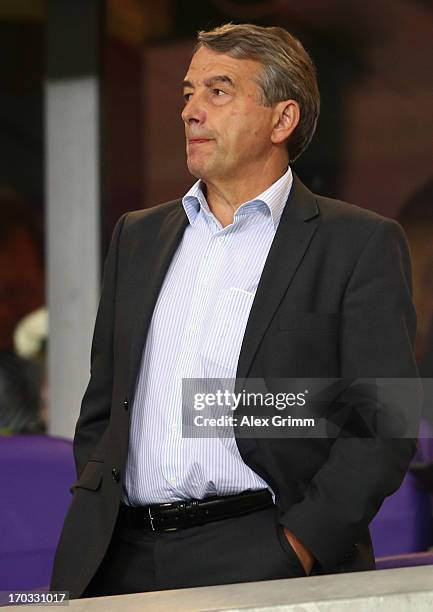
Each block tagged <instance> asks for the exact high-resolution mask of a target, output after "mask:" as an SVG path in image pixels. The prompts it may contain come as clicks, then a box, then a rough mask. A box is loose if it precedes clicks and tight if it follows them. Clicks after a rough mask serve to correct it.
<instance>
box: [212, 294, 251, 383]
mask: <svg viewBox="0 0 433 612" xmlns="http://www.w3.org/2000/svg"><path fill="white" fill-rule="evenodd" d="M253 300H254V294H253V293H250V292H248V291H243V290H242V289H237V288H236V287H230V289H225V290H224V291H221V293H220V295H219V298H218V300H217V302H216V305H215V309H214V311H213V313H212V315H211V317H210V322H209V327H208V328H207V331H206V333H205V337H204V340H203V345H202V350H201V356H202V363H203V369H204V376H205V377H208V378H217V377H220V376H223V377H224V376H225V377H227V378H234V377H235V376H236V369H237V365H238V360H239V353H240V350H241V346H242V341H243V338H244V334H245V328H246V326H247V322H248V316H249V314H250V310H251V306H252V304H253Z"/></svg>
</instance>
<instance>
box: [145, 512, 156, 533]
mask: <svg viewBox="0 0 433 612" xmlns="http://www.w3.org/2000/svg"><path fill="white" fill-rule="evenodd" d="M147 514H148V515H149V520H150V528H151V530H152V531H156V529H155V525H154V524H153V516H152V511H151V509H150V506H149V507H148V508H147Z"/></svg>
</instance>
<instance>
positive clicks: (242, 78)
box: [185, 47, 262, 85]
mask: <svg viewBox="0 0 433 612" xmlns="http://www.w3.org/2000/svg"><path fill="white" fill-rule="evenodd" d="M261 69H262V66H261V64H260V62H257V61H255V60H251V59H236V58H234V57H231V56H230V55H227V54H226V53H216V52H215V51H212V50H210V49H207V48H206V47H200V49H198V51H197V52H196V53H195V54H194V55H193V57H192V59H191V63H190V65H189V68H188V71H187V73H186V76H185V80H188V81H191V82H192V83H194V85H200V84H201V83H202V82H203V81H204V80H205V79H209V78H210V77H212V76H214V75H226V76H228V77H230V78H231V80H232V81H233V82H234V83H235V85H236V84H240V83H242V84H245V83H246V82H253V80H254V79H255V77H257V76H258V74H259V73H260V71H261Z"/></svg>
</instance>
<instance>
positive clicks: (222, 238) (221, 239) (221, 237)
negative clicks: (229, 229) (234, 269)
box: [218, 236, 225, 244]
mask: <svg viewBox="0 0 433 612" xmlns="http://www.w3.org/2000/svg"><path fill="white" fill-rule="evenodd" d="M218 240H219V241H220V242H221V244H222V243H223V242H224V240H225V238H224V236H220V237H219V238H218Z"/></svg>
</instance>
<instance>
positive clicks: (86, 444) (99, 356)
mask: <svg viewBox="0 0 433 612" xmlns="http://www.w3.org/2000/svg"><path fill="white" fill-rule="evenodd" d="M125 218H126V214H125V215H123V216H122V217H121V218H120V219H119V220H118V222H117V224H116V227H115V228H114V232H113V236H112V239H111V243H110V247H109V250H108V254H107V258H106V260H105V266H104V274H103V281H102V290H101V298H100V301H99V307H98V313H97V316H96V323H95V329H94V332H93V340H92V350H91V367H90V381H89V384H88V386H87V389H86V391H85V394H84V397H83V400H82V403H81V410H80V416H79V419H78V422H77V425H76V428H75V436H74V456H75V464H76V468H77V474H78V476H80V475H81V473H82V471H83V469H84V467H85V465H86V463H87V462H88V460H89V458H90V457H91V455H92V453H93V452H94V450H95V448H96V446H97V444H98V442H99V441H100V440H101V438H102V436H103V434H104V431H105V429H106V427H107V425H108V421H109V417H110V407H111V395H112V384H113V328H114V308H115V295H116V275H117V260H118V251H119V242H120V235H121V232H122V227H123V223H124V221H125Z"/></svg>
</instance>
